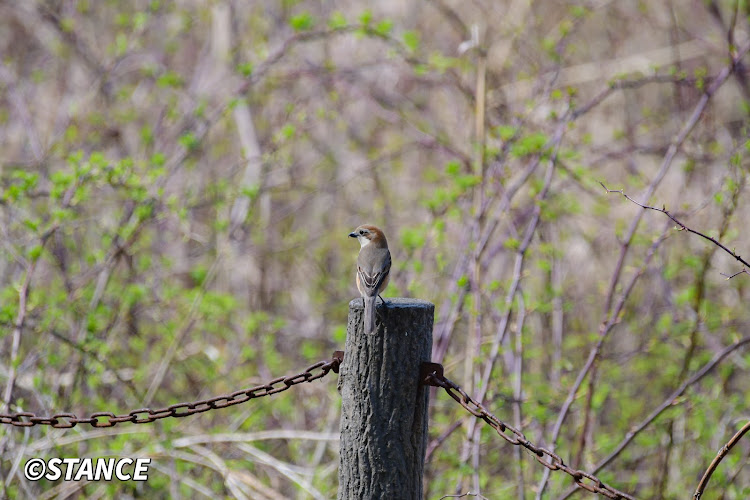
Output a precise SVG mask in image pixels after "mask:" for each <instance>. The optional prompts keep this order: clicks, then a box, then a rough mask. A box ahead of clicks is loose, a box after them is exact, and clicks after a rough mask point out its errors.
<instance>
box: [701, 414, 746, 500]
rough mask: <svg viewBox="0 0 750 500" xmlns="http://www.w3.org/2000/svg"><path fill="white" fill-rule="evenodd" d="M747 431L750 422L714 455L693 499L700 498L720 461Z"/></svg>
mask: <svg viewBox="0 0 750 500" xmlns="http://www.w3.org/2000/svg"><path fill="white" fill-rule="evenodd" d="M747 431H750V422H747V423H746V424H745V425H743V426H742V429H740V430H739V431H737V433H736V434H735V435H734V436H732V439H730V440H729V442H727V444H725V445H724V446H722V447H721V449H720V450H719V453H717V455H716V457H714V459H713V461H711V465H709V466H708V469H706V472H705V474H703V477H702V478H701V481H700V483H698V487H697V488H696V489H695V493H694V494H693V500H698V499H699V498H700V497H701V495H703V490H705V489H706V486H707V485H708V481H709V479H711V474H713V473H714V471H715V470H716V468H717V467H718V466H719V463H720V462H721V461H722V459H723V458H724V457H725V456H727V454H728V453H729V450H731V449H732V448H733V447H734V445H736V444H737V443H738V442H739V440H740V439H742V436H744V435H745V433H747Z"/></svg>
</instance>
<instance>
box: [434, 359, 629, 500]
mask: <svg viewBox="0 0 750 500" xmlns="http://www.w3.org/2000/svg"><path fill="white" fill-rule="evenodd" d="M420 377H421V379H422V382H423V383H424V384H426V385H432V386H435V387H442V388H443V389H445V392H447V393H448V395H449V396H450V397H452V398H453V399H455V400H456V401H457V402H458V404H460V405H461V406H463V407H464V408H465V409H466V410H467V411H468V412H469V413H471V414H472V415H474V416H475V417H476V418H478V419H480V420H484V421H485V422H486V423H487V424H488V425H489V426H490V427H492V428H493V429H495V431H496V432H497V433H498V434H499V435H500V437H502V438H503V439H505V440H506V441H507V442H509V443H510V444H512V445H515V446H523V447H524V448H526V449H527V450H529V451H531V452H532V453H533V454H534V458H536V460H537V461H538V462H539V463H540V464H542V465H543V466H545V467H547V468H548V469H549V470H553V471H554V470H561V471H563V472H565V473H567V474H569V475H570V476H571V477H572V478H573V480H574V481H575V483H576V485H577V486H578V487H580V488H583V489H584V490H588V491H590V492H592V493H599V494H600V495H604V496H605V497H607V498H613V499H617V500H620V499H626V500H635V498H634V497H633V496H631V495H628V494H627V493H624V492H622V491H619V490H616V489H615V488H613V487H611V486H608V485H606V484H604V483H603V482H602V481H601V480H600V479H599V478H597V477H596V476H594V475H593V474H589V473H588V472H586V471H582V470H579V469H574V468H572V467H569V466H567V465H565V462H563V459H562V458H561V457H560V455H558V454H557V453H555V452H554V451H551V450H548V449H547V448H543V447H541V446H536V445H535V444H533V443H532V442H531V441H529V440H528V439H526V436H524V435H523V433H522V432H521V431H519V430H518V429H516V428H514V427H513V426H511V425H508V424H506V423H505V422H503V421H501V420H500V419H499V418H497V417H496V416H495V415H493V414H492V413H490V412H489V411H487V409H486V408H485V407H484V406H482V405H481V404H480V403H477V402H476V401H474V400H473V399H472V398H471V396H469V395H468V394H467V393H466V391H464V390H463V389H461V387H459V386H458V385H457V384H455V383H454V382H451V381H450V380H448V379H447V378H445V376H443V366H442V365H440V364H437V363H422V371H421V374H420ZM508 431H509V432H510V435H509V434H508Z"/></svg>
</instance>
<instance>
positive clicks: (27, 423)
mask: <svg viewBox="0 0 750 500" xmlns="http://www.w3.org/2000/svg"><path fill="white" fill-rule="evenodd" d="M343 359H344V353H343V352H342V351H336V352H334V353H333V357H332V358H331V359H329V360H324V361H318V362H317V363H315V364H314V365H311V366H309V367H307V369H306V370H305V371H303V372H301V373H298V374H296V375H289V376H287V377H279V378H275V379H273V380H271V381H270V382H268V383H267V384H262V385H258V386H255V387H251V388H249V389H243V390H240V391H235V392H233V393H231V394H226V395H223V396H216V397H213V398H209V399H201V400H199V401H193V402H190V403H176V404H173V405H171V406H167V407H166V408H159V409H157V410H152V409H151V408H140V409H138V410H133V411H131V412H130V413H128V414H125V415H115V414H114V413H111V412H97V413H92V414H91V415H89V417H88V418H86V417H83V418H79V417H77V416H75V415H74V414H72V413H56V414H54V415H52V416H51V417H40V416H37V415H36V414H34V413H30V412H21V413H14V414H2V413H0V424H6V425H12V426H15V427H33V426H35V425H49V426H50V427H54V428H56V429H70V428H71V427H75V426H76V425H78V424H89V425H91V426H92V427H114V426H115V425H117V424H120V423H123V422H130V423H133V424H148V423H151V422H155V421H156V420H160V419H162V418H168V417H174V418H182V417H187V416H189V415H195V414H196V413H203V412H206V411H209V410H218V409H221V408H228V407H230V406H234V405H238V404H242V403H244V402H246V401H249V400H251V399H256V398H262V397H263V396H270V395H272V394H278V393H279V392H283V391H286V390H287V389H289V388H290V387H292V386H293V385H297V384H303V383H305V382H312V381H313V380H317V379H319V378H322V377H324V376H326V375H327V374H328V373H329V372H331V371H332V372H334V373H338V372H339V366H340V365H341V361H342V360H343Z"/></svg>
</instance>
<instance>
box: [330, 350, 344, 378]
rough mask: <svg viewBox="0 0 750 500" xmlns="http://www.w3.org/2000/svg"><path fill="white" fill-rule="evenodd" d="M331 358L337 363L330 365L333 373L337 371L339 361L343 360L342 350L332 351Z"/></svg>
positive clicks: (339, 365) (339, 364)
mask: <svg viewBox="0 0 750 500" xmlns="http://www.w3.org/2000/svg"><path fill="white" fill-rule="evenodd" d="M331 359H333V361H338V363H336V364H334V365H333V366H332V367H331V370H333V373H338V372H339V368H340V367H341V363H343V362H344V351H333V356H332V358H331Z"/></svg>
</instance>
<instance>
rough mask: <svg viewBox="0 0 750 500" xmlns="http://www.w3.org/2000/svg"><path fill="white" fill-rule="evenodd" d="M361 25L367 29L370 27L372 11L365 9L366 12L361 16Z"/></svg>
mask: <svg viewBox="0 0 750 500" xmlns="http://www.w3.org/2000/svg"><path fill="white" fill-rule="evenodd" d="M359 23H360V24H361V25H362V26H364V27H366V28H367V27H369V26H370V23H372V11H371V10H370V9H365V11H364V12H362V14H360V15H359Z"/></svg>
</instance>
